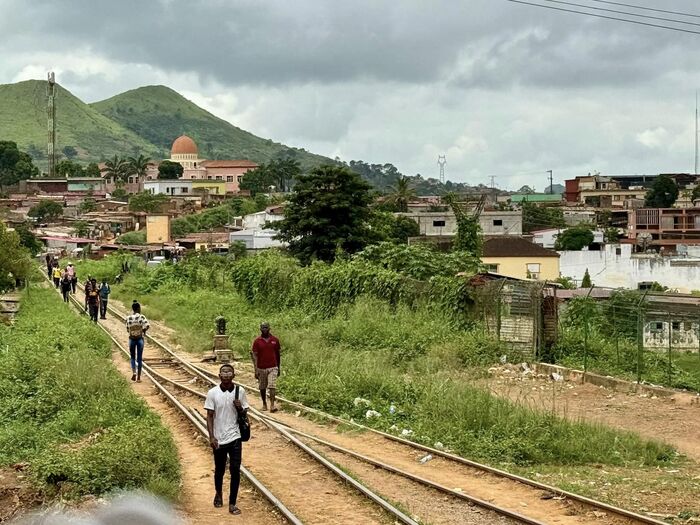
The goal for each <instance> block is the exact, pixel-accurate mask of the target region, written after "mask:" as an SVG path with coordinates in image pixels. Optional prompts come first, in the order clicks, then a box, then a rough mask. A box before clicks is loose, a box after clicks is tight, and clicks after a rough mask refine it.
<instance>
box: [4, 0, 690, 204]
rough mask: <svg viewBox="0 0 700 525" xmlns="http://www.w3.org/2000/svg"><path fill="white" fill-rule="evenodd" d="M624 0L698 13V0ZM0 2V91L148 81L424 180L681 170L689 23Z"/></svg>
mask: <svg viewBox="0 0 700 525" xmlns="http://www.w3.org/2000/svg"><path fill="white" fill-rule="evenodd" d="M532 1H533V2H536V3H540V4H548V5H551V6H559V7H562V8H568V9H578V8H576V7H572V6H567V5H564V4H561V3H554V2H552V0H532ZM570 1H571V2H574V3H579V4H585V5H589V6H594V7H602V8H607V9H617V10H627V11H631V8H624V7H619V6H613V5H611V4H605V3H603V2H597V0H570ZM620 1H623V0H620ZM626 3H629V4H634V5H638V6H647V7H651V8H657V9H666V10H675V11H680V12H687V13H691V14H696V15H700V5H698V3H697V0H626ZM634 12H636V13H642V14H644V13H646V14H647V15H651V16H659V17H667V18H671V17H675V18H676V19H679V18H682V17H680V16H679V15H665V14H661V13H655V12H651V11H634ZM0 13H2V14H3V16H2V17H0V34H1V35H3V38H2V39H0V84H5V83H12V82H18V81H21V80H27V79H45V78H46V72H47V71H49V70H53V71H55V72H56V75H57V81H58V82H59V83H60V84H61V85H63V86H64V87H65V88H67V89H69V90H70V91H71V92H73V93H74V94H75V95H77V96H78V97H80V98H81V99H82V100H84V101H86V102H94V101H98V100H102V99H105V98H108V97H110V96H113V95H116V94H118V93H120V92H123V91H126V90H128V89H133V88H136V87H140V86H145V85H156V84H163V85H167V86H169V87H171V88H173V89H175V90H176V91H178V92H180V93H181V94H182V95H184V96H185V97H187V98H188V99H190V100H192V101H193V102H195V103H196V104H198V105H200V106H201V107H203V108H205V109H207V110H208V111H210V112H211V113H213V114H215V115H217V116H219V117H221V118H224V119H226V120H228V121H229V122H231V123H233V124H235V125H236V126H239V127H241V128H243V129H246V130H248V131H251V132H253V133H255V134H256V135H259V136H262V137H265V138H271V139H273V140H275V141H279V142H283V143H285V144H288V145H291V146H296V147H303V148H305V149H307V150H309V151H312V152H315V153H319V154H322V155H326V156H329V157H332V158H334V157H336V156H337V157H340V158H341V159H343V160H346V161H349V160H352V159H354V160H364V161H366V162H370V163H381V164H383V163H392V164H394V165H395V166H397V167H398V168H399V170H400V171H401V172H403V173H405V174H407V175H415V174H416V173H420V174H421V175H423V176H424V177H437V175H438V166H437V158H438V155H443V154H444V155H445V156H446V159H447V165H446V168H445V170H446V176H447V178H448V179H450V180H453V181H459V182H467V183H469V184H478V183H485V184H489V185H490V184H491V180H492V179H491V176H494V177H495V178H494V179H493V181H494V183H495V185H496V186H497V187H499V188H502V189H517V188H519V187H520V186H522V185H524V184H528V185H530V186H531V187H534V188H535V189H537V190H540V191H541V190H544V188H545V187H546V185H547V184H548V182H547V177H548V174H547V173H546V172H547V170H552V171H553V175H554V180H555V182H562V181H563V180H565V179H567V178H572V177H575V176H577V175H586V174H587V173H591V172H600V173H602V174H611V175H612V174H638V173H648V174H654V173H662V172H664V173H670V172H692V171H693V169H694V150H695V145H694V130H695V93H696V89H697V88H700V54H699V53H696V52H694V51H693V50H694V49H697V48H698V46H700V34H689V33H681V32H676V31H669V30H665V29H660V28H654V27H646V26H640V25H634V24H627V23H624V22H619V21H612V20H605V19H597V18H592V17H586V16H582V15H577V14H572V13H566V12H560V11H554V10H550V9H542V8H537V7H533V6H528V5H522V4H518V3H514V2H509V1H507V0H444V1H442V0H424V1H419V0H401V1H397V0H394V1H388V0H386V1H385V0H353V1H351V2H339V1H333V0H326V1H320V0H316V1H311V0H294V1H293V2H290V1H282V0H266V1H259V0H206V1H205V0H202V1H198V0H189V1H183V0H120V1H118V2H116V1H113V0H109V1H105V0H72V1H70V0H50V1H48V0H32V2H27V1H26V0H0ZM599 13H602V12H600V11H599ZM604 14H607V15H609V16H621V15H616V14H611V13H604ZM628 18H629V17H628ZM682 19H683V20H685V21H691V22H693V23H695V24H696V25H690V24H687V25H679V24H669V23H667V22H663V21H657V20H652V19H646V21H647V22H650V23H657V24H666V25H673V26H674V27H684V28H686V29H689V30H700V18H682ZM638 20H644V19H639V18H638Z"/></svg>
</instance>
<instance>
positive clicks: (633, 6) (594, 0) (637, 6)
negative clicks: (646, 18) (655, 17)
mask: <svg viewBox="0 0 700 525" xmlns="http://www.w3.org/2000/svg"><path fill="white" fill-rule="evenodd" d="M590 1H591V2H597V3H599V4H609V5H619V6H622V7H631V8H633V9H640V10H642V11H653V12H655V13H666V14H667V15H680V16H690V17H692V18H700V15H694V14H692V13H684V12H682V11H668V10H666V9H655V8H653V7H644V6H639V5H633V4H625V3H622V2H609V1H607V0H590Z"/></svg>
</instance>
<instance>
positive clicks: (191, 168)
mask: <svg viewBox="0 0 700 525" xmlns="http://www.w3.org/2000/svg"><path fill="white" fill-rule="evenodd" d="M168 160H170V161H171V162H177V163H179V164H181V165H182V167H183V173H182V177H181V179H184V180H192V181H212V182H215V183H217V184H218V183H221V186H220V189H217V190H216V191H214V192H210V193H216V194H221V195H225V194H227V193H238V192H239V184H240V182H241V179H242V178H243V175H244V174H245V173H246V172H247V171H248V170H251V169H255V168H257V167H258V165H257V164H256V163H255V162H252V161H250V160H245V159H239V160H205V159H200V158H199V149H198V148H197V144H196V143H195V142H194V140H192V139H191V138H190V137H188V136H187V135H181V136H179V137H178V138H177V139H175V141H174V142H173V145H172V148H171V150H170V159H168ZM200 187H204V186H200ZM217 188H219V186H218V185H217Z"/></svg>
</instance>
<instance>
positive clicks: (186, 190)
mask: <svg viewBox="0 0 700 525" xmlns="http://www.w3.org/2000/svg"><path fill="white" fill-rule="evenodd" d="M188 192H189V189H188V188H187V187H183V188H182V189H181V190H180V193H188Z"/></svg>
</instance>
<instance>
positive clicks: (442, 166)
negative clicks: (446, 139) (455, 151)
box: [437, 155, 447, 184]
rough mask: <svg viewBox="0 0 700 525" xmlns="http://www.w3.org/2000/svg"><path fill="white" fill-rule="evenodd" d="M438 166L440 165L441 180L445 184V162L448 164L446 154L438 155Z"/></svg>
mask: <svg viewBox="0 0 700 525" xmlns="http://www.w3.org/2000/svg"><path fill="white" fill-rule="evenodd" d="M437 163H438V166H440V182H441V183H442V184H445V164H447V158H445V156H444V155H439V156H438V162H437Z"/></svg>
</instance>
